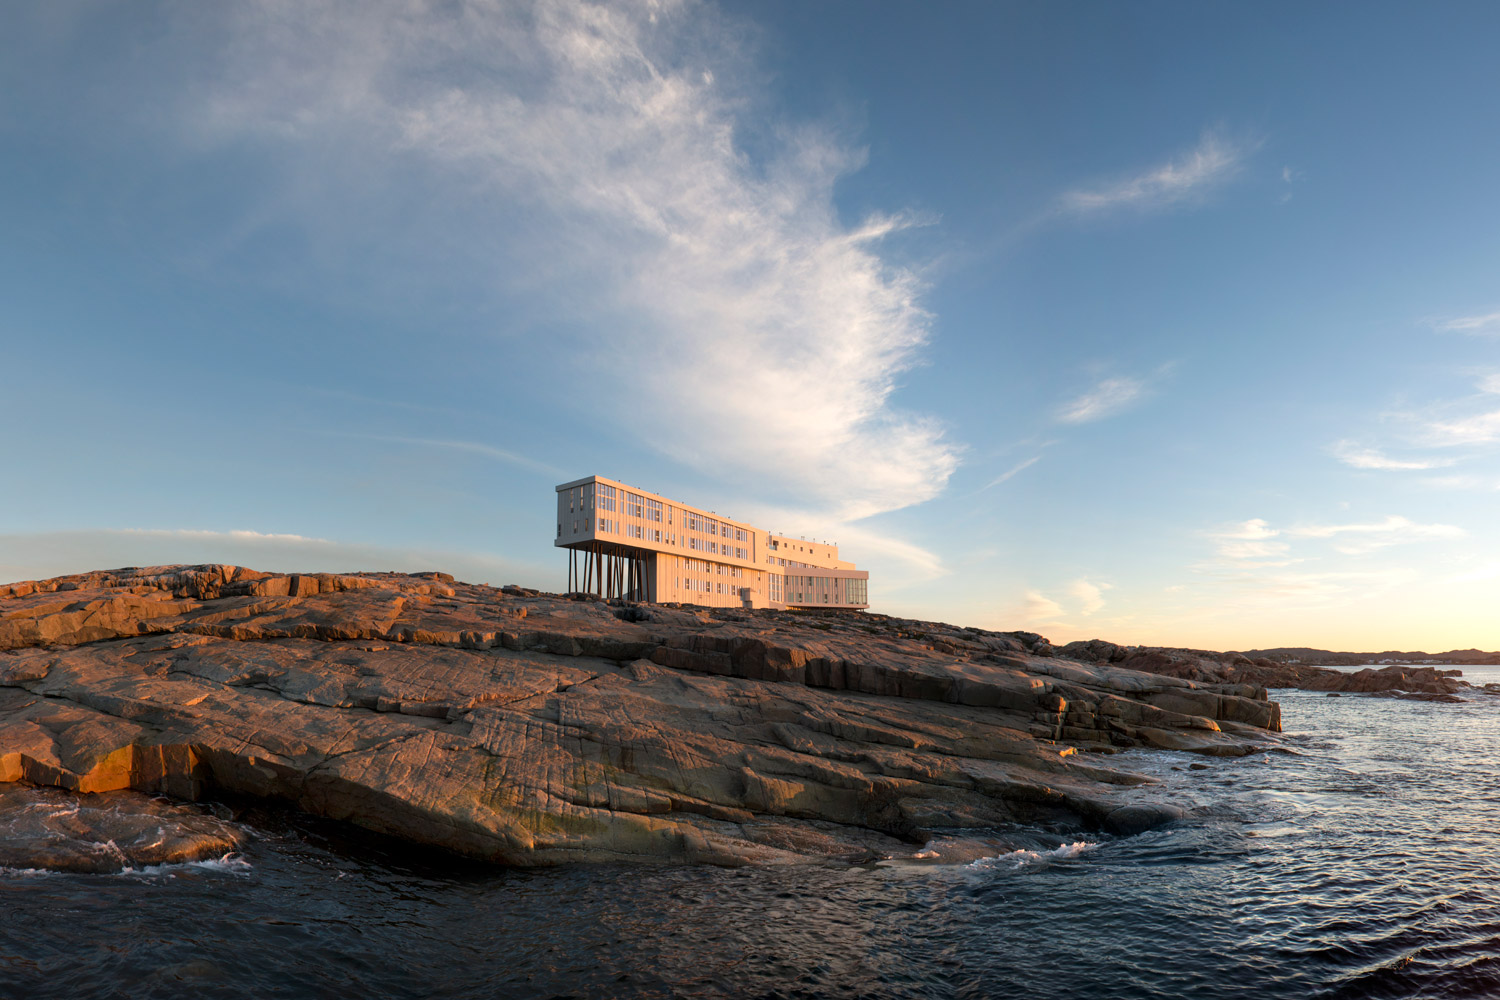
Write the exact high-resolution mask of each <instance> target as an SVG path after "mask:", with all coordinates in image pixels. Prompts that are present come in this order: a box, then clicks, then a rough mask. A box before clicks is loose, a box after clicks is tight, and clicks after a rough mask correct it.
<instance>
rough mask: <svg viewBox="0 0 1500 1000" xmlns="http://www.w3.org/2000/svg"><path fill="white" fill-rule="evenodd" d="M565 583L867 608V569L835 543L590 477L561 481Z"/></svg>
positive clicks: (751, 602)
mask: <svg viewBox="0 0 1500 1000" xmlns="http://www.w3.org/2000/svg"><path fill="white" fill-rule="evenodd" d="M554 544H555V545H557V546H559V547H561V548H565V549H568V550H569V556H568V589H569V590H570V591H587V592H589V593H594V594H599V595H601V596H604V597H622V598H627V599H630V600H638V601H650V602H657V603H682V604H704V605H709V606H713V607H746V608H866V607H868V606H869V578H870V574H869V573H868V572H866V571H865V570H860V569H856V568H855V567H854V564H853V563H850V562H844V561H841V560H840V559H839V557H838V546H837V545H829V544H828V543H826V542H809V541H808V540H807V539H804V538H790V537H787V536H784V535H776V534H773V533H771V532H768V531H762V530H760V529H759V528H755V527H753V526H751V525H748V524H745V523H743V522H739V521H732V520H729V519H726V518H721V517H719V516H718V515H717V514H714V513H713V512H711V511H704V510H701V509H699V508H697V507H690V506H687V505H686V504H681V503H678V502H676V501H674V500H669V499H667V498H666V497H662V496H659V495H657V494H654V493H648V492H646V491H644V490H637V489H634V488H633V487H629V486H626V485H624V484H623V483H620V482H617V481H615V480H612V479H605V478H603V477H600V476H590V477H588V478H587V479H579V480H575V481H574V482H571V483H564V484H563V485H561V486H559V487H557V539H556V541H555V542H554Z"/></svg>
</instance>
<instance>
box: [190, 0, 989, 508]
mask: <svg viewBox="0 0 1500 1000" xmlns="http://www.w3.org/2000/svg"><path fill="white" fill-rule="evenodd" d="M235 9H236V10H237V11H239V12H240V13H239V14H237V15H236V16H237V18H238V20H237V22H236V24H235V29H234V41H233V44H232V45H231V46H230V47H229V49H228V50H227V51H226V52H224V53H222V54H221V55H222V57H223V59H222V62H223V65H224V66H225V67H226V69H225V70H224V74H223V78H222V80H221V81H220V84H219V85H218V86H217V87H213V88H210V89H209V90H208V91H207V94H208V96H207V99H206V100H204V101H202V102H201V103H200V104H199V105H197V106H196V112H197V119H196V120H197V123H198V126H199V130H200V133H201V134H202V135H203V136H206V137H210V138H214V137H217V138H219V139H221V140H222V141H230V142H240V141H244V140H245V139H246V138H247V137H251V138H257V139H259V140H261V141H263V142H264V143H266V144H268V146H271V147H273V148H275V149H277V150H285V149H287V148H289V147H293V148H295V147H306V149H308V150H309V151H313V152H315V153H316V154H317V155H316V157H315V158H314V159H315V166H316V173H314V172H313V171H312V170H311V169H310V170H309V176H308V177H306V178H302V180H303V182H304V183H316V181H315V180H313V179H312V178H313V177H314V176H340V171H339V170H338V169H330V165H329V163H328V158H329V157H338V156H341V155H342V156H344V157H345V158H346V159H347V160H348V161H349V163H350V164H357V166H358V168H359V170H360V171H361V173H367V172H368V171H369V170H371V169H376V170H378V169H379V168H380V166H381V165H382V164H385V165H386V166H387V167H388V169H389V170H390V171H391V173H392V175H393V176H401V175H402V172H403V171H409V169H410V165H411V164H413V163H415V164H418V165H420V167H421V168H422V169H423V170H427V171H432V172H435V173H436V176H437V177H438V179H439V183H436V184H431V185H426V186H425V187H426V189H427V190H428V191H429V192H431V193H430V195H429V196H430V197H433V198H439V199H442V198H447V199H450V201H451V200H452V199H468V200H467V201H461V202H459V204H460V205H461V206H462V209H460V211H455V212H454V214H455V215H457V214H460V212H462V210H463V209H468V210H470V211H469V212H468V213H467V214H472V215H475V216H477V218H478V219H479V220H480V221H482V222H483V223H484V224H485V232H486V234H487V235H486V239H491V238H494V239H501V240H503V239H505V238H506V237H505V236H504V234H505V233H507V232H511V231H512V230H513V229H515V227H513V226H512V225H511V223H512V222H513V221H514V219H515V217H516V216H518V215H522V216H524V215H526V214H527V213H530V214H531V215H534V216H535V217H536V218H534V219H532V220H531V221H532V224H530V225H526V226H522V227H519V228H518V229H515V231H516V232H517V233H519V234H520V235H518V236H517V237H516V238H517V239H524V240H525V241H526V242H525V244H524V245H523V246H522V245H518V246H511V247H509V248H508V249H509V253H510V256H511V257H513V258H516V259H526V260H538V259H542V260H549V261H553V262H556V263H555V266H552V267H550V268H549V267H547V266H541V267H539V268H538V270H539V272H540V273H543V274H544V275H545V276H546V277H547V279H548V280H550V281H551V292H550V294H552V295H553V296H555V297H557V298H558V299H559V300H560V301H562V302H564V303H565V304H566V305H567V307H568V308H569V309H570V310H572V311H573V312H574V313H575V314H578V313H583V314H586V315H589V316H590V319H591V322H589V323H587V324H584V325H586V326H587V327H588V328H589V329H590V330H593V331H596V332H594V333H585V334H583V337H584V342H583V343H582V345H581V347H580V354H579V357H578V364H577V365H576V366H575V367H576V368H577V369H579V370H582V371H585V372H586V373H587V376H588V377H587V380H586V381H588V385H589V388H588V391H586V392H580V393H578V394H577V395H575V396H573V397H571V399H572V400H573V403H572V405H574V406H576V407H579V408H585V409H590V410H591V412H593V413H595V414H596V415H598V416H600V417H603V416H605V415H608V417H609V419H610V420H612V421H613V420H617V419H618V418H619V417H620V416H621V415H623V414H628V415H629V420H630V427H629V430H630V433H631V436H632V439H633V440H635V441H638V442H640V443H641V444H642V445H645V446H649V447H655V448H659V449H661V450H662V451H664V452H666V453H667V454H669V455H671V456H673V457H675V458H677V459H679V460H681V461H683V462H685V463H690V464H692V465H694V466H696V467H704V466H706V465H708V464H711V463H713V462H714V461H715V460H716V459H717V458H718V457H719V456H723V455H733V456H734V459H735V460H734V462H733V463H732V467H733V468H732V470H731V471H728V472H726V473H725V474H726V475H737V476H740V477H742V478H743V479H744V481H745V482H747V483H755V484H757V485H763V484H770V485H771V486H773V487H774V488H776V489H777V490H779V491H780V492H781V493H783V494H784V495H796V496H799V497H802V498H805V499H806V501H807V502H809V503H810V504H821V505H823V506H824V507H825V508H827V509H828V510H830V511H832V512H833V513H834V514H835V515H836V516H838V517H840V518H845V519H853V518H859V517H864V516H868V515H871V514H874V513H878V512H880V511H886V510H892V509H897V508H901V507H904V506H908V505H911V504H915V503H920V502H922V501H924V500H927V499H930V498H932V497H934V496H936V495H937V494H939V493H940V492H942V490H943V489H944V487H945V485H946V484H947V481H948V479H949V477H950V476H951V474H952V473H953V471H954V469H955V468H956V467H957V465H958V462H959V458H960V449H959V448H958V447H957V446H956V445H955V444H954V443H952V442H951V441H949V440H948V439H947V438H946V437H945V432H944V429H943V428H942V427H941V426H940V424H939V423H938V422H937V421H936V420H934V419H932V418H931V417H928V416H924V415H921V414H916V413H911V412H907V411H904V410H902V409H901V408H899V407H898V406H897V405H896V404H895V401H894V398H893V397H894V393H895V391H896V386H897V378H898V376H900V374H901V373H902V372H904V371H906V370H907V369H909V368H911V367H912V366H913V365H916V364H918V363H920V361H921V352H922V348H923V346H924V344H925V343H926V341H927V338H928V336H929V323H930V317H929V315H928V313H927V312H926V311H925V309H924V308H923V306H922V303H921V296H922V292H923V282H922V280H921V279H920V277H919V276H918V274H916V273H915V272H913V271H912V270H909V269H906V268H903V267H901V266H898V265H896V264H895V263H893V261H892V259H891V258H890V257H889V256H888V255H887V254H886V253H885V251H884V250H883V249H882V246H883V242H884V241H886V240H888V239H889V238H890V237H891V236H892V235H893V234H895V233H897V232H899V231H900V230H901V229H903V228H905V227H906V226H908V225H910V224H912V220H910V219H908V218H905V217H902V216H899V215H888V216H877V217H872V218H869V219H866V220H863V221H860V222H858V223H856V224H854V225H847V224H845V223H844V222H842V221H841V220H840V217H839V211H838V209H837V207H836V205H835V201H834V187H835V184H836V183H837V181H838V180H839V178H840V177H842V176H844V175H845V174H847V173H849V172H850V171H852V170H855V169H857V168H858V167H859V166H860V165H861V163H862V162H863V156H864V153H863V151H862V150H860V149H858V148H855V147H852V146H850V145H849V144H848V143H847V141H846V140H844V139H843V138H842V137H841V136H840V135H839V134H838V133H837V132H836V131H835V130H833V129H829V128H822V127H819V126H816V125H809V124H805V123H794V122H779V123H776V124H775V125H773V127H772V128H770V129H769V130H762V131H757V132H756V135H755V139H754V141H753V142H745V141H743V139H744V134H745V133H746V132H747V131H748V130H749V129H750V128H751V127H752V125H754V122H752V120H751V119H750V118H749V117H748V116H749V115H750V114H751V113H752V112H753V111H754V110H755V109H756V106H757V95H756V94H755V93H754V90H753V88H751V87H749V86H747V85H743V84H741V82H740V81H742V80H745V79H748V78H750V77H753V76H754V75H755V74H754V73H753V72H745V71H744V69H745V66H746V65H747V62H748V60H749V58H750V56H751V53H749V52H748V51H747V50H746V49H745V48H744V45H743V43H742V42H741V41H740V40H739V38H740V35H739V34H738V33H737V32H736V31H735V30H734V26H733V25H730V24H728V23H727V22H726V21H725V20H724V18H723V17H722V16H721V15H720V14H718V13H717V12H716V11H714V10H713V9H711V8H709V7H708V6H706V5H704V4H700V3H696V2H691V0H666V2H661V3H620V4H593V3H584V2H575V0H559V2H548V3H524V2H523V3H516V4H504V5H501V4H480V3H472V4H432V5H416V6H413V5H411V4H407V3H401V2H396V0H389V2H371V3H367V4H358V5H356V4H341V3H336V2H308V3H298V4H286V3H280V2H272V0H265V2H261V3H247V4H245V5H242V6H240V7H237V8H235ZM330 135H336V136H337V137H338V143H337V148H338V149H341V150H343V151H344V152H342V153H339V152H335V151H334V150H335V146H334V145H331V144H330V141H329V136H330ZM751 149H753V150H755V152H754V153H753V154H752V153H751V152H750V150H751ZM495 203H498V204H502V205H504V206H505V208H504V210H503V212H500V213H499V216H498V217H497V216H496V215H494V214H489V213H492V212H495V211H498V210H493V209H490V208H488V207H487V206H490V205H492V204H495ZM494 234H500V235H499V236H495V235H494ZM497 451H498V449H497ZM493 457H497V458H503V460H511V461H516V460H520V458H521V457H520V456H515V455H510V456H509V457H502V456H501V455H499V454H496V455H494V456H493ZM523 464H524V463H523Z"/></svg>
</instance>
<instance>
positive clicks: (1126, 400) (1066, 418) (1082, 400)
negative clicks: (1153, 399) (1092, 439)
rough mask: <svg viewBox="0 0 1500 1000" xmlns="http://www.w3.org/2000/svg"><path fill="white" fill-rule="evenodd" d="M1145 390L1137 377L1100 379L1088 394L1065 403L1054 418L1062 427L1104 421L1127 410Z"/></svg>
mask: <svg viewBox="0 0 1500 1000" xmlns="http://www.w3.org/2000/svg"><path fill="white" fill-rule="evenodd" d="M1145 391H1146V383H1145V382H1143V381H1142V380H1141V379H1138V378H1129V377H1125V376H1118V377H1115V378H1107V379H1103V380H1102V381H1100V382H1099V383H1098V384H1096V385H1095V386H1094V387H1093V388H1092V389H1090V390H1089V391H1088V392H1086V393H1084V394H1083V395H1081V396H1079V397H1077V398H1076V399H1073V400H1070V401H1069V402H1068V403H1066V404H1064V405H1063V406H1062V408H1061V409H1059V410H1058V411H1057V419H1058V421H1060V422H1061V423H1065V424H1087V423H1092V422H1093V421H1095V420H1103V419H1104V418H1105V417H1112V416H1114V415H1115V414H1117V413H1121V412H1123V411H1124V410H1126V409H1128V408H1129V407H1130V406H1131V405H1132V404H1134V403H1135V402H1136V401H1137V400H1139V399H1140V398H1141V396H1142V395H1144V394H1145Z"/></svg>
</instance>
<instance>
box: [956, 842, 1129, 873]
mask: <svg viewBox="0 0 1500 1000" xmlns="http://www.w3.org/2000/svg"><path fill="white" fill-rule="evenodd" d="M1098 846H1099V845H1098V844H1097V843H1095V842H1093V841H1090V840H1075V841H1073V843H1071V844H1061V845H1059V846H1057V847H1054V848H1053V849H1052V850H1050V851H1027V850H1019V851H1010V852H1009V853H1007V854H1001V855H1000V856H998V857H994V858H980V859H979V860H978V861H971V862H969V867H970V868H1024V867H1026V866H1028V865H1036V864H1046V863H1048V862H1052V861H1061V860H1063V859H1066V858H1076V857H1078V856H1079V855H1080V854H1083V853H1084V852H1085V851H1091V850H1093V849H1094V848H1096V847H1098Z"/></svg>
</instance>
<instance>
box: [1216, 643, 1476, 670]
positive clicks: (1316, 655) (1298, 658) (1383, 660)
mask: <svg viewBox="0 0 1500 1000" xmlns="http://www.w3.org/2000/svg"><path fill="white" fill-rule="evenodd" d="M1243 655H1244V656H1248V657H1250V658H1251V659H1263V660H1271V661H1273V662H1275V663H1303V664H1313V665H1316V666H1342V667H1352V666H1361V665H1365V666H1380V665H1391V664H1396V665H1402V666H1405V665H1414V666H1423V665H1434V664H1459V665H1465V666H1481V665H1484V666H1493V665H1495V664H1500V653H1493V652H1486V651H1485V650H1482V649H1450V650H1448V651H1447V652H1445V653H1426V652H1423V651H1422V650H1420V649H1418V650H1404V651H1403V650H1394V649H1388V650H1385V651H1384V652H1380V653H1341V652H1337V651H1335V650H1332V649H1313V648H1311V647H1308V646H1280V647H1278V648H1276V649H1252V650H1247V651H1245V652H1244V653H1243Z"/></svg>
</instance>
